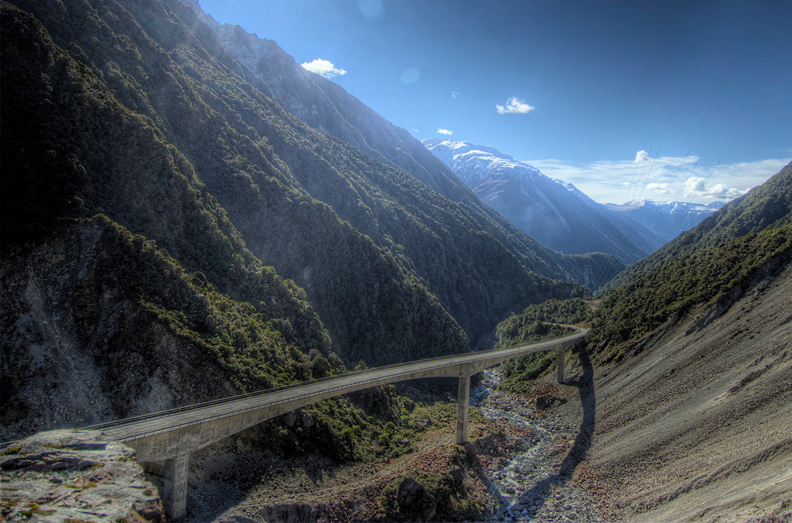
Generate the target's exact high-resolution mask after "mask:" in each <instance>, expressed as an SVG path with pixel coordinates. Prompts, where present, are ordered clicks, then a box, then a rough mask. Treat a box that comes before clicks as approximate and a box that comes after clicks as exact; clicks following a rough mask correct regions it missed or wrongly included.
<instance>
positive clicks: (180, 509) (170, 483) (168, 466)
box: [161, 453, 190, 519]
mask: <svg viewBox="0 0 792 523" xmlns="http://www.w3.org/2000/svg"><path fill="white" fill-rule="evenodd" d="M189 458H190V455H189V454H186V453H185V454H180V455H179V456H177V457H176V458H174V459H168V460H165V473H164V475H163V476H162V492H161V494H162V505H163V508H164V509H165V515H166V516H168V519H179V518H180V517H183V516H184V515H185V514H186V513H187V473H188V471H187V465H188V463H189Z"/></svg>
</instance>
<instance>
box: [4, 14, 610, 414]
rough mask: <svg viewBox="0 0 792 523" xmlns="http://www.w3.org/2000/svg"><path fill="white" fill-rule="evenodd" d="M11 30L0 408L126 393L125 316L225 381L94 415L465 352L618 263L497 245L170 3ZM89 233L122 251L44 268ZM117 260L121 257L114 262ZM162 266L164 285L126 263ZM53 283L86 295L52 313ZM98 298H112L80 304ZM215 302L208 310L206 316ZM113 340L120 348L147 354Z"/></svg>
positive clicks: (16, 18) (17, 19) (79, 256)
mask: <svg viewBox="0 0 792 523" xmlns="http://www.w3.org/2000/svg"><path fill="white" fill-rule="evenodd" d="M2 23H3V27H2V31H3V38H2V42H1V43H2V58H3V59H2V86H1V88H2V100H3V104H2V172H3V177H2V181H0V183H2V187H1V189H2V196H3V202H2V203H3V205H2V223H3V228H2V248H3V251H2V252H3V260H4V261H3V265H4V266H8V267H17V268H18V269H17V270H16V271H11V270H8V271H5V272H4V273H3V275H2V278H3V286H4V292H5V297H4V310H3V316H2V330H3V354H4V362H11V361H13V362H15V363H16V368H17V370H20V369H23V368H26V369H28V373H27V374H20V378H19V379H16V378H14V379H5V378H4V379H3V395H4V400H5V399H6V398H12V397H16V398H19V397H21V396H19V394H22V392H23V390H28V391H29V390H34V389H35V388H36V387H38V386H39V385H40V382H39V381H35V382H34V381H30V380H29V379H28V378H31V377H32V376H35V375H37V373H41V370H42V368H45V367H52V369H53V372H55V371H56V370H58V369H59V370H61V371H63V372H62V373H61V374H59V377H58V378H57V379H54V380H53V381H54V382H56V383H65V381H64V380H66V379H67V378H68V372H67V371H66V369H68V368H74V365H76V364H75V363H74V361H83V359H84V358H89V360H91V361H92V362H93V363H92V365H90V366H88V367H86V368H89V367H90V368H93V365H96V373H97V374H96V376H100V377H99V378H97V380H98V381H90V380H89V382H90V383H93V384H94V385H96V386H97V387H99V389H97V390H103V391H104V393H105V394H109V395H110V396H112V395H113V394H117V393H118V394H120V393H121V392H120V390H115V389H114V388H113V385H112V383H113V379H111V378H110V377H109V375H104V374H103V373H104V372H105V371H106V370H107V368H106V367H104V366H103V365H110V363H111V362H112V361H113V358H112V357H110V356H109V355H108V353H107V351H108V350H109V349H108V347H109V345H107V343H108V341H107V340H105V341H102V338H103V337H104V336H110V334H109V333H110V332H111V331H112V330H113V329H121V330H122V331H123V329H122V327H123V326H124V325H125V322H126V321H132V320H129V314H133V315H138V314H144V315H145V317H147V318H150V321H152V322H153V323H152V325H153V327H152V328H154V327H156V326H159V327H157V328H162V329H164V330H160V331H158V332H160V334H161V336H160V335H158V336H155V337H154V338H152V339H156V340H157V341H149V342H147V343H150V344H154V343H157V344H164V345H165V346H167V347H170V349H168V350H166V351H165V353H164V354H168V355H169V356H164V355H163V356H160V357H158V358H160V359H163V358H164V359H168V358H170V359H175V360H181V359H182V358H184V359H185V361H186V362H188V363H185V365H192V363H189V362H195V361H205V362H206V364H207V365H210V366H214V367H216V368H218V369H223V372H224V373H222V374H220V375H218V380H219V381H218V383H217V384H216V386H212V387H207V388H206V389H205V390H203V392H201V393H200V394H187V393H180V392H178V391H176V389H178V386H175V385H173V383H170V382H168V381H167V380H165V381H164V382H162V381H158V382H157V383H158V384H157V385H156V386H154V385H151V388H150V389H148V390H149V392H147V393H145V394H144V392H143V389H141V390H140V391H137V392H136V393H135V394H138V397H139V399H140V401H139V402H138V403H136V404H135V406H133V407H130V406H128V405H127V406H125V407H123V408H112V409H110V410H106V409H105V410H102V409H100V410H99V411H97V412H100V413H101V414H100V417H102V418H107V417H114V416H122V415H126V414H129V413H139V412H143V411H147V410H151V409H154V408H160V407H162V408H164V407H169V406H175V405H178V404H182V403H184V402H187V401H190V402H192V401H197V400H200V399H208V398H211V397H217V396H221V395H225V394H228V393H229V392H232V391H235V390H251V389H255V388H261V387H267V386H272V385H276V384H281V383H287V382H290V381H294V380H301V379H307V378H310V377H316V376H317V375H319V374H322V373H326V372H331V371H333V369H335V370H336V371H342V370H343V368H344V365H343V363H342V360H343V361H344V362H346V363H347V364H348V365H351V366H353V367H354V366H355V365H357V363H358V361H360V360H365V361H366V362H367V364H368V365H369V366H373V365H382V364H387V363H393V362H397V361H405V360H411V359H416V358H421V357H427V356H436V355H442V354H449V353H455V352H461V351H466V350H470V344H471V342H472V343H479V342H481V343H483V342H485V341H486V339H488V338H487V337H488V336H489V335H490V333H491V332H492V331H493V329H494V325H495V324H496V323H497V321H498V320H500V319H502V318H503V317H505V316H506V315H507V314H508V313H509V312H510V311H513V310H515V309H517V308H520V307H522V306H524V305H526V304H528V303H532V302H540V301H543V300H544V299H547V298H551V297H555V298H564V297H569V296H574V295H582V293H583V292H584V290H583V289H582V288H581V287H578V286H576V285H574V284H572V283H569V282H565V281H561V280H560V279H559V278H563V277H565V276H566V275H567V274H569V273H570V272H574V271H575V270H581V269H582V266H583V264H590V263H600V262H601V263H605V264H610V263H613V261H614V260H612V258H609V257H605V256H599V255H597V256H588V257H578V258H571V257H562V256H560V255H559V254H558V253H553V252H552V251H548V250H547V249H544V248H542V247H541V246H539V245H538V244H536V243H535V242H533V241H532V240H531V239H530V238H528V237H527V236H524V235H522V234H521V233H519V232H517V231H514V230H511V231H507V232H504V231H505V229H503V228H500V229H498V231H499V232H498V231H496V232H497V234H499V235H501V236H500V238H501V239H500V240H499V239H498V238H496V237H494V236H493V235H492V234H490V232H489V231H488V228H495V229H497V227H496V225H497V224H495V223H494V222H487V223H484V225H482V222H481V220H479V219H477V218H474V217H472V214H471V211H470V209H469V208H468V207H466V205H465V204H464V203H458V202H453V201H451V200H449V199H448V198H446V197H445V196H443V195H442V194H440V193H438V192H436V191H434V190H432V189H430V188H429V187H428V186H427V185H426V184H424V183H423V182H421V181H419V180H418V179H416V178H415V177H414V176H412V175H410V174H408V173H406V172H404V171H401V170H398V169H396V168H394V167H392V166H389V165H386V164H383V163H381V162H379V161H377V160H375V159H374V158H372V157H371V156H369V155H366V154H363V153H361V152H360V151H358V150H357V149H355V148H354V147H352V146H351V145H349V144H348V143H346V142H343V141H341V140H338V139H336V138H333V137H330V136H328V135H326V134H324V133H322V132H320V131H318V130H316V129H313V128H311V127H308V126H307V125H305V124H304V123H303V122H301V121H300V120H298V119H297V118H296V117H294V116H293V115H292V114H290V113H289V112H287V111H286V110H284V109H283V108H282V107H281V106H280V105H279V104H278V103H277V102H276V101H275V100H273V99H272V98H269V97H268V96H267V95H265V94H263V92H262V90H263V91H267V89H266V86H265V85H264V84H263V83H262V82H261V81H260V80H259V79H258V78H257V77H256V76H255V75H254V74H253V73H252V72H251V71H250V70H249V69H247V68H245V67H244V66H243V65H241V64H240V63H239V62H238V61H237V60H236V59H235V58H234V57H233V56H231V55H230V54H228V53H227V52H226V51H225V49H224V47H223V45H222V43H221V42H220V41H219V40H218V39H217V37H216V36H215V34H214V33H213V32H212V31H211V30H210V29H209V28H208V27H206V26H205V25H204V24H203V23H202V22H201V21H200V20H199V19H198V17H197V16H196V15H195V13H194V12H193V11H192V10H191V9H189V8H188V7H186V6H185V5H183V4H182V3H181V2H179V1H178V0H170V1H158V0H153V1H145V0H133V1H129V2H116V1H112V0H91V1H89V2H81V1H77V0H73V1H72V0H70V1H66V2H56V1H48V0H19V1H18V2H17V1H15V2H13V3H11V2H4V3H3V16H2ZM259 88H261V90H260V89H259ZM476 212H478V211H476ZM473 214H475V212H473ZM98 215H101V217H99V216H98ZM498 227H499V226H498ZM97 228H99V229H102V230H106V231H108V232H105V233H102V234H103V236H102V238H107V237H108V236H107V235H110V236H113V235H120V236H118V238H119V239H118V240H113V241H109V240H108V242H109V243H108V242H105V241H104V240H103V241H100V242H98V243H93V244H92V243H91V242H88V243H87V244H85V245H86V246H85V248H84V249H83V250H80V249H77V250H75V249H67V250H66V252H63V253H58V254H51V253H54V252H56V251H58V249H61V250H62V248H61V247H57V246H59V245H61V244H62V242H63V238H65V237H69V238H72V237H80V238H82V237H84V236H85V235H89V236H90V235H92V234H98V233H97V232H96V231H97ZM110 231H118V232H110ZM507 237H509V238H512V239H514V242H513V243H514V244H513V245H510V244H509V242H508V241H506V238H507ZM125 238H126V239H125ZM119 242H120V243H121V244H125V245H126V244H128V245H132V246H133V247H132V251H130V252H128V251H125V250H123V249H122V250H118V249H115V248H110V247H109V245H116V244H118V243H119ZM78 243H79V242H78ZM79 245H83V244H82V243H79ZM89 245H93V247H89ZM514 245H520V246H521V247H520V248H519V249H517V248H516V247H514ZM534 245H535V246H536V249H535V250H533V249H532V248H531V246H534ZM136 246H139V247H136ZM136 249H139V250H136ZM58 252H59V251H58ZM154 252H156V253H160V254H158V255H157V256H159V257H161V259H162V260H165V262H163V263H164V265H162V266H160V267H159V268H158V269H156V270H153V269H150V268H148V269H146V267H149V265H146V264H143V265H141V264H138V263H135V262H134V260H135V258H136V257H137V256H138V255H141V256H143V254H144V253H154ZM42 256H44V258H45V260H54V261H51V262H50V263H51V266H47V265H46V264H45V265H41V264H42V263H43V262H42V261H41V259H40V258H41V257H42ZM147 256H148V255H147ZM93 257H99V259H100V260H101V264H100V266H101V270H99V269H91V270H89V269H88V268H89V267H94V265H95V264H96V263H98V262H97V260H95V259H94V258H93ZM147 263H148V262H147ZM25 266H31V267H33V266H35V267H39V266H40V267H41V269H40V271H34V272H32V273H29V274H25V273H24V271H23V270H22V269H21V268H22V267H25ZM97 267H98V266H97ZM151 271H154V274H156V275H157V278H154V277H153V276H152V272H151ZM163 274H164V275H165V276H162V275H163ZM55 275H56V276H57V278H62V279H63V280H62V281H65V282H73V283H69V285H72V284H75V285H76V283H74V282H75V281H79V282H80V285H83V286H84V287H85V288H84V290H83V291H81V292H80V293H77V294H74V295H72V294H71V293H70V292H66V291H63V292H65V294H64V295H63V296H64V297H66V296H68V297H69V299H65V298H53V297H51V296H50V295H49V294H48V293H50V292H51V289H50V288H49V287H50V286H51V285H54V283H53V280H52V278H53V277H56V276H55ZM161 277H165V282H164V283H163V282H160V284H157V285H153V282H157V281H159V278H161ZM168 278H171V279H172V282H171V280H169V279H168ZM73 279H74V280H73ZM138 280H140V281H138ZM54 281H56V282H58V283H61V282H62V281H61V280H54ZM13 282H15V283H13ZM167 282H171V283H167ZM12 283H13V285H12ZM52 292H54V291H52ZM58 292H60V291H58ZM91 292H96V293H100V294H101V296H104V297H112V296H116V297H117V296H123V299H121V298H118V300H120V301H118V302H113V300H110V301H101V300H100V301H99V302H92V305H91V307H89V308H88V309H86V308H85V306H84V305H85V304H84V303H82V302H79V303H78V302H76V301H74V300H77V297H79V296H89V295H90V293H91ZM211 296H217V300H219V301H217V304H216V305H213V306H212V312H211V314H210V313H209V312H206V310H204V309H201V308H200V307H205V306H206V305H201V304H200V303H199V302H201V300H203V299H210V298H208V297H211ZM103 299H104V298H103ZM108 299H109V298H108ZM196 300H198V301H196ZM78 301H79V300H78ZM201 303H203V302H201ZM121 304H123V305H121ZM195 307H199V308H198V309H196V308H195ZM122 310H123V311H126V312H124V313H122V312H120V311H122ZM130 311H132V312H130ZM135 311H136V312H135ZM89 314H90V315H99V316H100V318H101V320H98V319H96V318H93V319H92V318H87V317H86V315H89ZM248 316H249V317H250V320H249V321H248V320H246V319H242V318H246V317H248ZM86 321H87V322H89V323H90V322H91V321H99V323H98V324H97V325H99V326H95V327H90V328H88V327H86V325H88V324H86V323H85V322H86ZM114 322H115V323H114ZM116 324H117V325H116ZM113 325H115V326H113ZM85 333H91V335H90V336H87V337H86V336H85ZM66 339H68V340H70V341H69V342H68V343H67V342H65V341H63V340H66ZM108 339H109V338H108ZM113 339H114V340H115V341H114V345H113V350H114V351H115V350H119V351H121V352H125V351H132V352H135V351H136V350H138V349H135V347H136V345H135V344H136V343H142V341H141V340H132V339H130V338H128V337H120V338H113ZM265 339H266V340H276V341H272V344H270V345H267V343H264V344H263V345H262V343H263V342H261V341H260V340H265ZM167 340H171V341H167ZM172 340H180V341H178V343H176V342H175V341H172ZM277 340H280V341H277ZM56 342H57V344H56ZM30 343H33V344H34V345H35V346H36V347H40V349H41V350H42V351H43V352H42V353H41V354H47V356H46V357H44V356H42V357H43V358H44V359H43V360H40V359H37V358H38V357H37V356H35V354H36V351H32V352H31V351H30V350H29V346H28V344H30ZM174 343H175V345H174ZM185 343H186V345H184V344H185ZM53 344H55V345H53ZM187 346H189V347H191V348H190V349H189V350H187V349H186V348H185V349H178V347H187ZM65 347H68V350H67V349H66V348H65ZM140 350H142V349H140ZM146 350H148V349H146ZM158 350H159V349H158ZM163 350H164V349H163ZM184 351H186V352H184ZM196 351H197V352H196ZM74 358H76V360H74V361H72V359H74ZM194 358H198V360H194ZM67 360H68V361H71V363H64V362H66V361H67ZM196 364H197V363H196ZM10 365H11V364H10V363H8V364H6V363H4V367H3V375H4V377H5V376H7V375H9V374H10V369H11V367H10ZM42 366H43V367H42ZM318 369H323V370H318ZM129 370H131V367H130V369H129ZM113 372H117V369H116V370H114V371H113ZM150 372H152V373H154V374H155V375H156V374H157V373H158V372H161V371H157V368H156V367H155V368H152V369H150ZM56 374H57V372H56ZM26 376H27V377H26ZM158 379H159V378H158ZM155 381H156V380H155ZM20 387H21V388H20ZM174 387H175V389H174ZM154 390H164V391H168V392H167V394H166V396H167V398H168V399H167V401H164V402H160V403H157V401H155V400H154V399H152V398H154V397H155V396H156V394H153V392H152V391H154ZM174 391H175V392H174ZM141 394H142V396H141ZM4 402H5V401H4ZM152 402H153V403H152ZM28 406H30V405H28ZM25 408H26V407H25V406H24V405H22V407H21V409H22V410H20V413H21V412H23V411H24V409H25ZM64 412H65V411H64ZM17 414H19V413H17ZM17 414H15V415H14V416H15V419H22V418H21V417H16V416H17ZM55 417H56V418H57V415H56V416H55ZM45 418H46V417H43V418H42V419H45ZM94 419H95V417H93V415H91V416H89V417H88V418H83V422H84V421H93V420H94ZM61 423H65V420H64V419H61ZM74 423H77V421H76V420H75V421H74Z"/></svg>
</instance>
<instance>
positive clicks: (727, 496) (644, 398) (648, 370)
mask: <svg viewBox="0 0 792 523" xmlns="http://www.w3.org/2000/svg"><path fill="white" fill-rule="evenodd" d="M776 231H777V232H776ZM768 233H773V234H775V235H777V236H783V237H785V238H786V245H787V247H786V249H784V250H783V251H782V252H779V253H778V254H777V255H776V256H773V257H770V258H769V259H768V260H766V261H765V262H764V263H762V264H761V265H760V266H759V267H758V270H756V271H755V272H754V273H753V275H752V277H749V278H746V279H744V280H742V281H741V282H740V283H739V284H738V285H736V286H733V287H728V286H726V288H725V289H724V288H723V287H722V288H721V292H722V294H720V298H719V299H716V300H715V301H714V302H710V303H711V305H709V306H708V307H699V308H693V309H690V310H689V311H688V312H686V313H682V314H679V315H676V316H672V317H671V318H669V321H668V322H666V323H664V324H663V325H662V326H660V327H659V328H657V329H655V330H653V331H652V332H651V333H650V334H649V335H647V336H645V337H642V338H641V339H640V340H639V341H637V342H632V343H629V344H627V345H626V346H625V347H624V351H623V352H622V354H623V355H624V357H623V358H622V359H621V360H620V361H619V363H618V364H610V365H606V366H604V367H601V368H598V369H597V371H596V372H595V374H594V381H595V383H596V421H595V424H594V428H593V430H594V434H593V437H592V438H591V447H590V449H589V459H588V462H589V466H590V467H591V470H592V472H593V476H592V478H596V479H595V482H594V483H592V484H595V485H598V487H599V488H601V489H602V490H601V491H600V492H601V501H602V502H603V503H604V504H605V505H606V506H607V507H608V508H609V509H610V512H611V514H612V515H614V516H618V517H619V518H621V519H627V520H631V521H691V520H694V519H698V518H706V519H707V520H717V521H754V520H755V521H759V520H762V521H786V520H788V518H789V517H790V515H792V506H790V497H789V494H790V492H792V474H791V473H790V467H789V463H790V460H792V439H790V432H789V427H790V426H792V392H790V388H789V385H788V384H789V383H790V380H792V316H790V311H792V247H790V246H792V229H790V227H789V226H785V227H782V228H780V229H776V230H768V231H766V232H765V233H760V235H759V236H757V239H760V238H761V237H762V236H763V235H765V234H768ZM736 241H739V240H736ZM633 299H639V297H638V296H633ZM626 398H629V400H627V401H626V400H625V399H626ZM576 415H579V413H577V414H576ZM577 419H579V418H577ZM754 518H755V519H754ZM774 518H775V519H774Z"/></svg>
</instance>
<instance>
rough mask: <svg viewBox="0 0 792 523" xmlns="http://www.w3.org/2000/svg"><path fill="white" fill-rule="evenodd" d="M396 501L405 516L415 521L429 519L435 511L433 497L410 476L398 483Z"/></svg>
mask: <svg viewBox="0 0 792 523" xmlns="http://www.w3.org/2000/svg"><path fill="white" fill-rule="evenodd" d="M396 502H397V503H398V505H399V511H400V512H401V513H402V514H403V515H404V516H405V517H407V518H411V519H414V520H416V521H430V520H431V519H432V518H433V517H434V516H435V512H436V511H437V500H436V499H435V497H434V496H432V494H431V493H430V492H429V491H428V490H426V488H425V487H424V486H423V485H421V484H420V483H418V482H417V481H415V480H414V479H410V478H407V479H405V480H404V481H402V482H401V484H399V492H398V494H396Z"/></svg>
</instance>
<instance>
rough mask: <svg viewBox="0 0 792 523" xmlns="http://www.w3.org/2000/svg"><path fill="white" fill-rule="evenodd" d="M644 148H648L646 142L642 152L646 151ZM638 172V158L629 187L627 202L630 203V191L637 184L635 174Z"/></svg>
mask: <svg viewBox="0 0 792 523" xmlns="http://www.w3.org/2000/svg"><path fill="white" fill-rule="evenodd" d="M644 147H646V142H644V144H643V145H642V146H641V150H642V151H643V150H644ZM637 172H638V159H637V158H636V160H635V170H634V171H633V175H632V179H631V180H630V185H628V186H627V201H628V202H629V201H630V191H631V190H632V186H633V183H635V173H637ZM641 174H643V171H641Z"/></svg>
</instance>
